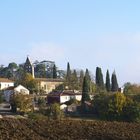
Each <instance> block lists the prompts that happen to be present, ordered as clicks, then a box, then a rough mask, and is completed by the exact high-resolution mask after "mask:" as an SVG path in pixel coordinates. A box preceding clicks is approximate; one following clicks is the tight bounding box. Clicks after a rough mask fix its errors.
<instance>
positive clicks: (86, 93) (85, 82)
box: [81, 76, 90, 104]
mask: <svg viewBox="0 0 140 140" xmlns="http://www.w3.org/2000/svg"><path fill="white" fill-rule="evenodd" d="M89 100H90V97H89V82H88V79H87V77H86V76H84V80H83V88H82V100H81V102H82V104H84V103H85V101H89Z"/></svg>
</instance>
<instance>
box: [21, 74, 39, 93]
mask: <svg viewBox="0 0 140 140" xmlns="http://www.w3.org/2000/svg"><path fill="white" fill-rule="evenodd" d="M19 84H21V85H23V86H25V87H26V88H27V89H29V90H30V93H34V92H37V90H38V87H37V82H36V81H35V79H34V78H33V77H32V75H31V74H30V73H24V74H23V75H22V78H21V79H20V81H19Z"/></svg>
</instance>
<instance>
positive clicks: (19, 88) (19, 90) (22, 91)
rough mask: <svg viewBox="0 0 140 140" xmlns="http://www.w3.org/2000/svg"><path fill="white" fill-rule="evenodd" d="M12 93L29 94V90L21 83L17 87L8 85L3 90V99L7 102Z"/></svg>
mask: <svg viewBox="0 0 140 140" xmlns="http://www.w3.org/2000/svg"><path fill="white" fill-rule="evenodd" d="M12 94H24V95H29V90H28V89H26V88H25V87H23V86H22V85H19V86H17V87H9V88H7V89H6V90H5V91H4V99H5V100H6V101H7V102H9V101H10V97H11V95H12Z"/></svg>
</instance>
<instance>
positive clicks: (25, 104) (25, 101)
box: [10, 94, 33, 113]
mask: <svg viewBox="0 0 140 140" xmlns="http://www.w3.org/2000/svg"><path fill="white" fill-rule="evenodd" d="M10 103H11V106H12V108H13V109H14V110H13V111H15V112H16V109H17V108H19V110H20V112H23V113H26V112H29V111H32V110H33V104H32V97H30V96H29V95H23V94H14V95H13V96H12V98H11V101H10Z"/></svg>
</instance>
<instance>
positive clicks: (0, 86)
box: [0, 78, 14, 90]
mask: <svg viewBox="0 0 140 140" xmlns="http://www.w3.org/2000/svg"><path fill="white" fill-rule="evenodd" d="M11 86H14V82H13V81H12V80H9V79H7V78H0V90H4V89H6V88H8V87H11Z"/></svg>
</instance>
